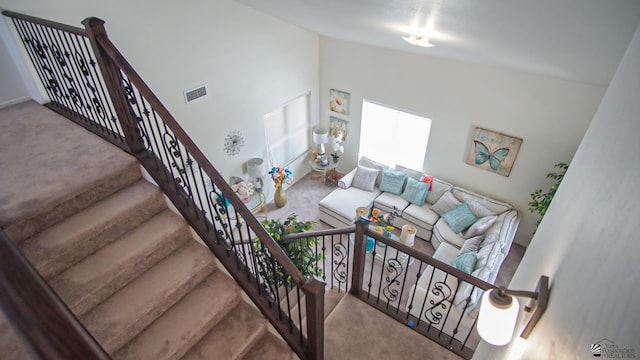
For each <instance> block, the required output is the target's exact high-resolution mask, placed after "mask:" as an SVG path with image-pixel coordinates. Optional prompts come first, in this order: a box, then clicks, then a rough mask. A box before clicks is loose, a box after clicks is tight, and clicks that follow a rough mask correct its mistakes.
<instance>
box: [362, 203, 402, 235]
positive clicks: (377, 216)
mask: <svg viewBox="0 0 640 360" xmlns="http://www.w3.org/2000/svg"><path fill="white" fill-rule="evenodd" d="M396 216H398V214H397V213H396V212H395V211H394V212H392V213H383V212H382V211H381V210H380V209H377V208H373V210H371V217H369V221H371V222H373V223H376V224H377V225H378V226H386V227H387V230H389V231H393V230H394V229H395V228H394V227H393V220H394V219H395V217H396ZM387 225H388V226H387Z"/></svg>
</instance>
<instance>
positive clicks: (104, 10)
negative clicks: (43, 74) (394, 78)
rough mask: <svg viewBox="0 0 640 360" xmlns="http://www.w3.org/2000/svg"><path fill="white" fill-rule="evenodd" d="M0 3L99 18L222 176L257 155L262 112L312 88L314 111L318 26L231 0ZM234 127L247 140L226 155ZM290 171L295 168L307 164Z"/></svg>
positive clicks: (64, 18)
mask: <svg viewBox="0 0 640 360" xmlns="http://www.w3.org/2000/svg"><path fill="white" fill-rule="evenodd" d="M0 7H2V8H5V9H8V10H12V11H16V12H22V13H26V14H29V15H33V16H37V17H41V18H46V19H50V20H54V21H58V22H62V23H66V24H69V25H75V26H78V27H82V25H81V24H80V22H81V21H82V20H83V19H84V18H85V17H88V16H95V17H98V18H101V19H103V20H105V21H106V28H107V32H108V34H109V37H110V38H111V40H112V41H113V42H114V43H115V44H116V46H117V47H118V48H119V49H120V51H121V52H122V53H123V54H124V55H125V57H126V58H127V59H128V60H129V62H130V63H131V64H132V65H133V67H134V68H135V69H136V70H137V71H138V73H139V74H140V75H141V76H142V78H143V79H144V80H145V81H146V82H147V84H148V85H149V86H150V87H151V89H152V90H153V91H154V92H155V93H156V95H157V96H158V97H159V98H160V100H161V101H162V102H163V103H164V104H165V106H167V108H168V109H169V111H170V112H171V113H172V114H173V115H174V117H175V118H176V119H177V120H178V121H179V122H180V123H181V125H182V126H183V127H184V128H185V130H186V131H187V133H188V134H189V135H190V136H191V137H192V138H193V139H194V141H195V142H196V144H197V145H198V146H199V147H200V148H201V149H202V150H203V152H204V153H205V155H207V156H208V157H209V159H210V160H211V162H212V163H213V164H214V165H215V166H216V167H217V169H218V170H219V171H220V172H222V174H223V175H224V176H225V177H226V178H228V177H229V176H231V175H241V174H242V172H243V164H244V162H246V161H247V160H248V159H250V158H252V157H256V156H259V157H262V156H264V154H265V140H264V124H263V119H262V117H263V115H264V114H266V113H268V112H271V111H272V110H274V109H276V108H277V107H279V106H281V105H282V104H284V103H286V102H287V101H289V100H291V99H293V98H294V97H296V96H299V95H301V94H304V93H306V92H308V91H311V96H312V114H316V115H313V121H314V122H317V121H318V118H317V114H318V86H319V75H318V58H319V56H318V47H319V45H318V42H319V39H318V36H317V35H316V34H314V33H311V32H308V31H306V30H302V29H301V28H298V27H296V26H293V25H290V24H288V23H285V22H282V21H280V20H277V19H275V18H273V17H270V16H267V15H264V14H262V13H260V12H258V11H255V10H253V9H251V8H248V7H245V6H244V5H240V4H238V3H236V2H234V1H230V0H216V1H205V0H189V1H182V2H178V1H156V2H153V3H149V2H137V1H133V2H132V1H126V0H114V1H103V2H93V1H91V2H88V1H83V0H64V1H55V2H48V1H42V0H21V1H20V2H17V1H12V0H0ZM3 72H4V69H3ZM201 84H207V85H208V92H209V95H208V96H207V97H204V98H201V99H198V100H196V101H195V102H192V103H190V104H185V103H184V99H183V91H184V90H186V89H190V88H192V87H195V86H197V85H201ZM233 130H238V131H240V132H242V134H243V136H244V142H245V145H244V147H243V148H242V150H241V152H240V154H239V155H236V156H227V155H226V154H225V152H224V151H223V142H224V139H225V137H226V136H227V134H228V133H229V132H231V131H233ZM296 170H299V171H296ZM294 171H295V173H294V176H295V178H299V177H300V176H302V175H304V171H308V168H307V167H306V166H303V167H300V168H297V169H296V168H294Z"/></svg>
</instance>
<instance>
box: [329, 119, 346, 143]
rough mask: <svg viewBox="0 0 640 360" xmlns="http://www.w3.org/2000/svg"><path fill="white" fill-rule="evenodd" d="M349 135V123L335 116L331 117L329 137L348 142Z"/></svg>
mask: <svg viewBox="0 0 640 360" xmlns="http://www.w3.org/2000/svg"><path fill="white" fill-rule="evenodd" d="M348 134H349V122H348V121H347V120H342V119H340V118H337V117H335V116H330V117H329V135H330V136H332V137H334V138H338V137H340V140H342V141H346V140H347V135H348Z"/></svg>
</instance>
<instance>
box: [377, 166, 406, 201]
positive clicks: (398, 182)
mask: <svg viewBox="0 0 640 360" xmlns="http://www.w3.org/2000/svg"><path fill="white" fill-rule="evenodd" d="M405 181H407V174H405V173H404V172H402V171H394V170H391V169H382V181H381V182H380V191H386V192H390V193H392V194H396V195H400V194H402V188H404V183H405Z"/></svg>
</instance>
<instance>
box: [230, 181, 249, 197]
mask: <svg viewBox="0 0 640 360" xmlns="http://www.w3.org/2000/svg"><path fill="white" fill-rule="evenodd" d="M231 190H233V191H235V192H237V193H238V195H240V198H241V199H242V201H244V202H249V200H250V197H251V195H252V194H253V184H252V183H248V182H244V181H240V182H239V183H237V184H233V185H231Z"/></svg>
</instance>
